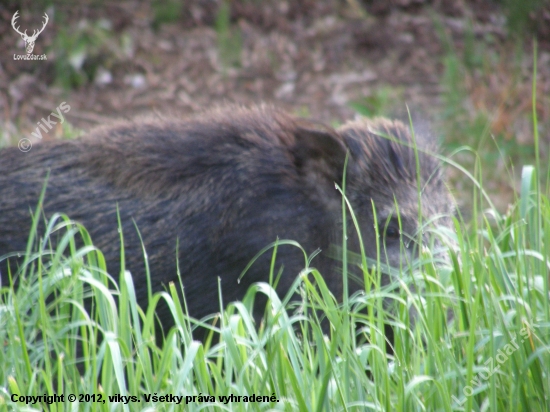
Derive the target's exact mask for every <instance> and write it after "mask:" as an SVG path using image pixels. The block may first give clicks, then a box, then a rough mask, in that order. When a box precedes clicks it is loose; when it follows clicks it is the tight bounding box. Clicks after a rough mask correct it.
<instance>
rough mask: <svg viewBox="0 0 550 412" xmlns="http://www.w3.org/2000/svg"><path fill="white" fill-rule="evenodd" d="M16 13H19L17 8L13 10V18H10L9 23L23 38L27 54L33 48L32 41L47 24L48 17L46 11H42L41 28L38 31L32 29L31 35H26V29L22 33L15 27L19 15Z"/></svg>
mask: <svg viewBox="0 0 550 412" xmlns="http://www.w3.org/2000/svg"><path fill="white" fill-rule="evenodd" d="M18 13H19V10H17V11H16V12H15V14H14V15H13V18H12V19H11V25H12V27H13V29H14V30H15V31H16V32H17V33H19V34H20V35H21V37H22V38H23V40H25V48H26V49H27V54H31V53H32V51H33V49H34V42H35V41H36V38H37V37H38V35H39V34H40V33H42V32H43V31H44V28H45V27H46V24H48V21H49V18H48V15H47V14H46V13H44V19H45V20H44V24H43V25H42V28H41V29H40V30H38V31H37V30H34V31H33V33H32V36H28V35H27V30H25V32H24V33H21V32H20V31H19V27H15V21H16V20H17V18H18V17H19V16H18V15H17V14H18Z"/></svg>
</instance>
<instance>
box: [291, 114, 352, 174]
mask: <svg viewBox="0 0 550 412" xmlns="http://www.w3.org/2000/svg"><path fill="white" fill-rule="evenodd" d="M295 139H296V140H295V144H294V147H293V148H292V153H293V155H294V164H295V165H296V168H297V169H298V170H299V171H300V172H301V173H302V174H304V175H315V176H319V175H321V176H323V177H325V178H327V179H329V180H330V183H334V182H337V183H338V184H340V183H341V180H342V172H343V171H344V163H345V160H346V151H347V149H346V146H345V145H344V142H343V141H342V139H341V138H340V136H339V135H338V133H337V132H336V130H334V129H333V128H331V127H327V126H325V125H323V124H321V123H314V122H310V121H305V120H300V121H299V122H298V124H297V128H296V134H295Z"/></svg>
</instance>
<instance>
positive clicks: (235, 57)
mask: <svg viewBox="0 0 550 412" xmlns="http://www.w3.org/2000/svg"><path fill="white" fill-rule="evenodd" d="M215 29H216V35H217V41H218V55H219V58H220V62H221V64H222V67H223V68H224V69H227V68H230V67H239V66H240V65H241V52H242V37H241V32H240V29H239V27H238V26H233V25H232V24H231V6H230V3H229V2H228V1H222V2H221V4H220V7H219V9H218V12H217V14H216V23H215Z"/></svg>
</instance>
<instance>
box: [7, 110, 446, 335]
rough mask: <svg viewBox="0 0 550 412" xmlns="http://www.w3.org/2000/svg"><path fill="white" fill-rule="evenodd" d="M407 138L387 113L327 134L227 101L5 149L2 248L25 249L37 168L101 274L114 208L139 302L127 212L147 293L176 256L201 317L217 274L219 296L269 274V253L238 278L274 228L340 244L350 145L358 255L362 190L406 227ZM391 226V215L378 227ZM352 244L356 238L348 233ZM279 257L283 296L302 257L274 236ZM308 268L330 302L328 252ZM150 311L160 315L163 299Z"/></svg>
mask: <svg viewBox="0 0 550 412" xmlns="http://www.w3.org/2000/svg"><path fill="white" fill-rule="evenodd" d="M380 134H388V135H390V136H393V137H395V138H396V139H397V140H399V142H391V141H390V140H388V139H386V138H383V137H380ZM401 143H405V144H401ZM410 144H412V140H411V137H410V134H409V131H408V128H407V127H405V126H403V125H402V124H401V123H398V122H390V121H387V120H378V121H368V120H361V121H355V122H350V123H348V124H346V125H344V126H342V127H341V128H339V129H337V130H334V129H332V128H330V127H327V126H324V125H322V124H319V123H315V122H311V121H308V120H303V119H298V118H295V117H293V116H290V115H288V114H286V113H284V112H281V111H279V110H276V109H273V108H269V107H264V106H262V107H256V108H252V109H245V108H240V107H229V108H226V109H219V110H214V111H211V112H208V113H205V114H203V115H201V116H198V117H196V118H194V119H191V120H186V121H177V120H162V121H159V120H155V121H149V122H148V121H145V122H122V123H119V124H117V125H114V126H109V127H104V128H100V129H97V130H95V131H92V132H91V133H90V134H89V135H87V136H85V137H83V138H81V139H78V140H74V141H58V142H44V143H42V144H36V145H35V146H34V147H33V148H32V150H31V151H30V152H28V153H22V152H20V151H19V150H18V149H17V148H7V149H3V150H1V151H0V256H1V255H2V254H4V253H8V252H13V251H24V250H25V247H26V242H27V236H28V233H29V230H30V225H31V218H30V213H29V210H34V209H35V207H36V205H37V202H38V198H39V194H40V191H41V189H42V187H43V184H44V180H45V178H46V175H47V173H48V171H49V172H50V177H49V180H48V184H47V192H46V197H45V201H44V212H45V214H46V215H47V216H51V215H52V214H53V213H54V212H64V213H67V214H68V215H69V216H70V217H71V218H73V219H74V220H77V221H80V222H82V223H83V224H84V225H85V226H86V227H87V229H88V230H89V231H90V233H91V235H92V239H93V240H94V242H95V244H96V245H97V246H98V247H99V248H100V249H101V250H102V251H103V252H104V254H105V257H106V260H107V262H108V268H109V270H110V272H111V273H112V274H117V272H118V271H119V256H120V251H119V244H120V242H119V233H118V231H117V204H118V207H119V210H120V218H121V221H122V227H123V233H124V241H125V253H126V264H127V268H128V269H129V270H130V271H131V272H132V274H133V276H134V279H136V280H135V284H136V287H137V294H138V302H139V303H140V304H141V305H143V306H145V305H146V303H147V290H146V286H145V285H146V282H145V281H144V276H145V270H144V267H145V265H144V261H143V254H142V246H141V243H140V240H139V237H138V235H137V233H136V230H135V227H134V220H135V222H136V223H137V226H138V228H139V230H140V232H141V235H142V237H143V241H144V244H145V247H146V250H147V254H148V257H149V264H150V269H151V274H152V281H153V289H154V291H159V290H162V289H163V287H164V285H166V284H167V283H168V282H170V281H177V275H176V257H177V258H178V259H179V266H180V269H181V274H182V280H183V284H184V287H185V294H186V300H187V303H188V306H189V311H190V314H191V315H192V316H195V317H202V316H205V315H207V314H209V313H212V312H216V311H217V310H218V305H217V302H218V297H217V294H218V282H217V278H218V277H221V280H222V283H221V285H222V291H223V296H224V301H225V302H229V301H232V300H236V299H239V298H242V296H243V295H244V292H245V291H246V289H247V287H248V286H249V285H251V284H252V283H253V282H257V281H266V280H267V279H268V273H269V265H270V258H271V255H270V254H266V256H263V257H262V258H261V259H260V260H259V261H257V262H256V263H255V264H254V265H253V266H252V268H251V269H250V270H249V272H248V273H247V274H246V275H245V277H244V278H243V281H242V282H241V283H240V284H239V283H238V282H237V278H238V276H239V275H240V273H241V271H242V270H243V269H244V268H245V266H246V265H247V264H248V263H249V261H250V260H251V259H252V257H253V256H254V255H255V254H256V253H257V252H258V251H259V250H260V249H262V248H263V247H265V246H266V245H268V244H269V243H271V242H273V241H275V240H276V239H277V238H279V239H295V240H297V241H298V242H299V243H301V245H302V246H303V247H304V248H305V250H306V251H307V252H308V253H312V252H314V251H315V250H316V249H318V248H320V249H321V250H322V251H323V252H325V251H327V250H328V247H329V246H330V245H331V244H333V243H336V244H340V242H341V233H342V228H341V196H340V194H339V192H338V191H337V190H336V189H335V183H337V184H339V185H341V183H342V172H343V169H344V162H345V158H346V152H347V151H348V150H349V152H350V159H349V164H348V170H347V192H346V193H347V196H348V197H349V199H350V201H351V203H352V205H353V207H354V211H355V214H356V215H357V217H358V219H359V221H360V224H361V232H362V236H363V239H364V242H365V245H366V246H365V247H366V249H367V250H366V252H367V254H368V255H369V256H370V257H373V258H376V250H375V244H376V239H375V231H374V227H373V225H374V221H375V219H374V217H373V213H372V205H371V200H372V201H374V202H375V204H376V207H377V210H378V222H379V225H381V233H383V228H384V226H385V224H386V218H388V217H390V218H391V216H393V215H394V214H395V210H394V209H395V208H394V200H397V203H398V204H399V209H400V214H401V222H402V229H403V231H405V232H407V233H410V234H411V235H413V234H414V233H415V232H416V231H417V230H418V215H419V214H418V201H417V200H418V199H417V184H416V161H415V156H414V152H413V150H412V149H411V148H410V147H408V146H407V145H410ZM425 147H427V146H425ZM420 154H421V156H420V159H419V160H420V163H421V180H422V184H421V186H422V193H423V199H424V201H423V206H422V214H423V215H424V217H425V218H426V219H431V218H436V217H437V216H438V215H439V214H447V213H448V212H449V211H450V208H449V205H450V202H449V197H448V193H447V190H446V188H445V186H444V184H443V181H442V178H441V175H440V171H439V163H438V161H437V160H436V159H435V158H434V157H432V156H429V155H425V154H423V153H422V152H420ZM396 224H397V223H396V219H395V217H394V218H393V220H391V221H390V225H394V226H395V225H396ZM350 228H351V226H350ZM178 241H179V250H178V251H176V244H177V242H178ZM385 244H386V250H387V253H388V261H389V263H390V264H393V265H395V264H397V265H398V263H399V260H400V258H401V250H400V249H401V248H400V242H399V238H398V237H397V238H389V237H388V238H387V239H386V243H385ZM351 246H352V248H355V249H356V248H357V242H356V238H355V240H353V239H352V241H351ZM280 265H284V268H285V269H284V274H283V276H282V279H281V282H280V284H279V287H278V290H279V292H285V291H286V290H287V289H288V288H289V286H290V284H291V283H292V282H293V280H294V279H295V277H296V275H297V274H298V273H299V271H300V270H301V269H302V268H303V266H304V261H303V255H302V254H301V252H300V251H298V250H297V249H296V248H293V247H291V246H281V247H280V248H279V250H278V255H277V268H278V267H280ZM313 266H315V267H318V268H319V269H320V270H321V273H322V274H323V275H324V276H325V279H326V282H327V284H328V285H329V287H330V288H331V290H332V291H333V293H334V294H335V295H336V296H337V297H339V298H341V294H342V280H341V277H340V276H339V275H338V270H336V269H335V268H336V267H337V266H338V262H335V261H333V260H332V259H330V258H328V257H327V255H326V253H321V255H320V256H318V257H317V258H315V260H314V261H313ZM0 271H2V273H5V271H6V265H5V262H0ZM2 280H3V281H4V282H5V276H4V275H3V277H2ZM353 289H357V286H356V287H354V288H353ZM159 316H160V318H161V320H163V321H164V322H165V325H167V326H168V325H170V324H171V322H170V320H169V319H170V315H169V313H167V309H166V308H163V309H161V313H159Z"/></svg>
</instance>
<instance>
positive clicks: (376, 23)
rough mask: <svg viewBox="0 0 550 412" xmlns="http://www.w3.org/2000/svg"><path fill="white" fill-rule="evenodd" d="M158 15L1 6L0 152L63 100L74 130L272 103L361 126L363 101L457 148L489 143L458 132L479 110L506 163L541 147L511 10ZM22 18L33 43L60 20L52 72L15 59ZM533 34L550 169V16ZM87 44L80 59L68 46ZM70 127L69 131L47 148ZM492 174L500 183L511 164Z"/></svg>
mask: <svg viewBox="0 0 550 412" xmlns="http://www.w3.org/2000/svg"><path fill="white" fill-rule="evenodd" d="M151 3H152V1H136V0H131V1H121V2H106V1H91V0H90V1H87V2H86V1H85V2H79V3H78V5H77V3H75V4H74V5H73V4H70V3H68V2H56V1H38V2H32V1H30V0H28V1H22V2H15V1H11V0H10V1H7V2H6V3H5V4H3V5H0V130H1V133H0V145H2V144H3V145H5V144H16V143H17V141H18V140H19V139H20V138H21V137H27V138H31V140H33V142H36V140H37V139H35V138H32V137H31V136H30V133H31V132H33V131H34V130H35V129H36V127H37V122H40V121H41V119H42V118H43V117H47V116H48V115H49V114H50V113H51V112H55V109H56V107H58V106H59V105H60V103H61V102H66V103H67V104H69V105H70V107H71V109H70V112H69V113H67V115H66V118H67V119H68V122H70V124H71V125H73V126H74V127H76V128H78V129H82V130H84V131H85V130H88V129H90V128H91V127H93V126H96V125H99V124H104V123H106V122H109V121H111V120H112V119H116V118H120V117H140V116H149V115H151V113H153V114H154V115H158V116H160V117H166V116H168V117H170V116H181V115H186V114H191V113H194V112H197V111H200V110H202V109H204V108H208V107H210V106H212V105H214V104H220V103H226V102H238V103H242V104H254V103H259V102H269V103H273V104H276V105H278V106H281V107H284V108H286V109H288V110H289V111H292V112H294V113H297V114H299V115H303V116H308V117H312V118H316V119H319V120H322V121H324V122H327V123H333V124H336V123H340V122H343V121H345V120H346V119H349V118H351V117H353V116H354V115H355V113H356V111H355V110H354V108H352V106H353V103H359V104H360V107H361V108H362V109H363V111H364V112H368V113H370V114H373V115H377V114H378V115H379V114H383V115H388V116H393V117H400V118H403V119H406V118H407V107H408V108H409V109H410V111H411V113H412V116H413V119H414V120H415V127H416V126H417V125H418V127H419V128H420V129H422V130H424V129H430V130H432V132H433V133H434V134H436V135H437V136H439V137H440V138H441V140H442V142H443V146H444V147H447V148H448V151H450V150H451V149H452V148H454V147H457V146H459V145H460V144H461V143H468V144H471V145H474V146H475V144H476V140H477V139H481V136H475V135H474V136H471V135H470V134H472V133H470V131H471V130H473V129H471V128H470V129H469V128H467V127H464V128H462V127H461V125H463V124H466V123H467V122H475V119H476V118H477V117H478V115H479V114H482V115H483V116H482V119H485V126H484V127H485V129H484V130H485V131H486V132H488V133H486V134H487V135H488V136H489V137H493V136H500V139H501V140H502V144H504V145H505V146H506V145H507V144H510V145H511V146H510V147H512V149H510V151H511V152H514V151H516V149H515V148H516V147H519V148H520V149H521V148H527V152H528V153H529V150H531V151H532V146H533V130H532V124H533V123H532V120H531V119H532V72H533V42H532V41H531V39H530V38H529V36H526V39H525V40H523V41H518V40H517V39H513V37H514V35H512V36H511V35H510V34H509V30H508V28H507V26H506V15H505V9H504V8H503V7H502V3H503V1H483V0H458V1H455V0H391V1H383V0H366V1H361V0H347V1H344V0H340V1H337V0H320V1H315V0H298V1H275V0H268V1H252V0H250V1H245V0H241V1H236V0H235V1H230V2H227V3H226V4H229V5H230V26H229V27H228V28H224V26H223V19H220V16H221V14H220V7H222V6H221V1H219V0H192V1H185V2H183V7H182V8H181V10H180V15H179V16H178V15H175V16H169V17H165V18H159V17H157V18H155V17H154V16H155V12H156V10H157V9H155V8H154V6H152V4H151ZM52 4H53V6H52ZM16 10H20V18H19V21H18V23H19V24H20V25H21V27H22V29H25V28H28V29H29V32H32V29H33V28H38V27H40V26H41V16H42V14H43V12H44V11H47V12H48V13H49V15H50V21H49V23H48V25H47V26H46V28H45V30H44V32H43V33H41V34H40V36H39V37H38V39H37V42H36V46H35V50H34V53H35V54H42V53H46V55H47V61H20V60H14V58H13V55H14V54H23V53H24V48H23V42H22V40H21V39H20V37H19V36H18V35H17V33H15V31H14V30H13V29H12V27H11V25H10V20H11V18H12V16H13V14H14V12H15V11H16ZM172 17H174V21H173V22H166V23H164V24H162V23H163V22H164V21H168V20H170V19H171V18H172ZM163 19H164V20H163ZM159 22H160V23H159ZM530 24H532V26H533V31H532V32H533V33H535V35H536V37H537V39H538V54H537V55H538V65H537V70H538V76H537V83H536V87H537V115H538V117H539V126H540V127H539V133H540V138H541V154H542V155H543V157H544V158H547V156H548V152H549V151H548V146H549V143H550V129H549V124H550V6H548V5H544V6H543V7H542V8H541V9H540V10H539V12H538V13H537V14H536V15H533V16H531V18H530ZM154 26H158V27H154ZM101 35H104V36H105V37H104V38H101ZM85 36H88V38H86V37H85ZM76 38H78V39H80V40H79V41H80V42H81V43H79V44H81V47H82V53H81V54H80V55H79V53H78V52H79V49H78V47H77V46H75V44H72V45H71V40H74V39H76ZM83 39H87V40H83ZM82 44H83V45H84V46H82ZM518 50H519V51H518ZM452 56H454V57H457V58H458V61H459V62H460V63H461V65H462V66H467V65H468V59H470V60H476V59H477V61H473V62H470V67H471V69H470V70H464V67H462V66H461V67H462V69H461V70H459V72H458V75H455V77H453V76H452V70H451V69H452V65H450V64H449V61H452V60H449V58H450V57H452ZM79 57H80V58H81V61H82V62H83V63H82V66H80V69H78V70H76V69H75V70H76V71H78V72H79V73H80V74H82V73H84V74H85V75H87V76H88V78H85V80H84V81H82V79H81V81H80V83H81V84H77V83H78V82H76V81H75V82H74V83H75V84H72V85H67V84H66V81H67V79H68V78H69V77H70V70H71V65H70V64H68V61H73V66H72V67H73V69H74V67H79V66H78V64H77V62H78V58H79ZM71 59H72V60H71ZM450 78H451V79H452V78H454V79H455V81H454V83H453V81H450V80H449V79H450ZM64 83H65V84H64ZM455 95H456V96H455ZM455 97H456V99H455ZM453 99H455V100H457V101H458V103H456V102H455V104H454V105H453V104H452V103H450V102H453V101H454V100H453ZM354 107H355V108H357V106H354ZM457 108H458V109H457ZM457 110H458V111H459V112H460V113H454V111H457ZM67 130H68V129H67V128H66V125H63V126H62V125H60V124H58V125H57V126H56V128H54V129H53V130H51V131H50V132H49V133H47V134H45V135H44V138H45V139H53V138H58V137H60V136H63V135H66V134H67ZM461 133H464V135H461ZM69 134H74V133H73V132H70V133H69ZM489 140H490V139H489ZM493 149H494V148H493ZM506 155H507V154H506V153H505V156H506ZM512 155H514V153H511V157H513V160H514V161H515V162H517V163H521V161H522V160H524V159H522V158H517V157H514V156H512ZM457 159H462V158H461V157H460V156H459V157H457ZM493 163H494V164H491V166H490V167H491V168H493V166H494V169H495V171H496V174H497V175H502V174H506V167H507V166H509V165H510V164H509V163H508V162H507V161H506V160H504V161H501V160H495V161H493ZM466 164H468V161H467V160H466ZM516 166H518V165H516ZM499 168H500V169H499ZM450 175H451V177H452V178H453V181H454V184H455V186H456V191H457V192H460V191H461V190H465V188H467V187H468V185H467V184H463V183H461V182H460V177H459V175H460V173H458V172H456V171H453V170H451V171H450ZM489 188H490V189H491V190H492V192H494V193H496V194H497V199H500V201H497V204H498V205H499V206H500V207H502V208H504V207H505V205H506V203H507V202H508V201H509V200H510V199H511V193H512V190H513V189H514V184H513V183H512V182H510V181H509V180H502V181H501V180H499V179H494V181H493V184H492V186H491V185H489ZM499 193H500V194H501V196H500V197H499V196H498V194H499ZM459 197H461V196H459Z"/></svg>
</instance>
